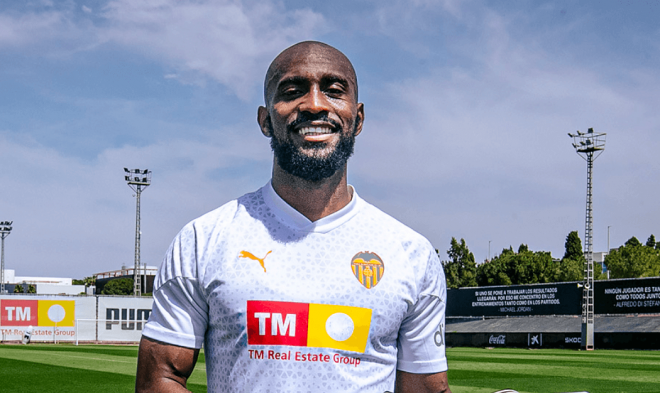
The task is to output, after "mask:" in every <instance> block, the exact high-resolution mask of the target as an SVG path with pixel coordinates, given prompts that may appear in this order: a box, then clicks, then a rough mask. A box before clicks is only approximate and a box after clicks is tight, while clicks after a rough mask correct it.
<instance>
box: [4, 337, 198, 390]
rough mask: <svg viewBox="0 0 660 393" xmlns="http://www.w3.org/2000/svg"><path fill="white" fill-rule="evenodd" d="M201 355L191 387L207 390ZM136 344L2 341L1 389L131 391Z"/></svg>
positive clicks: (134, 368) (135, 366)
mask: <svg viewBox="0 0 660 393" xmlns="http://www.w3.org/2000/svg"><path fill="white" fill-rule="evenodd" d="M205 367H206V366H205V364H204V356H203V355H200V358H199V360H198V361H197V366H196V367H195V371H193V374H192V375H191V377H190V379H189V380H188V389H190V390H192V391H193V392H196V393H197V392H200V393H201V392H206V368H205ZM136 368H137V346H110V345H79V346H74V345H70V344H58V345H53V344H30V345H0V391H2V392H12V393H18V392H49V393H51V392H62V393H64V392H66V393H75V392H85V393H89V392H95V393H96V392H103V393H105V392H107V393H117V392H132V391H133V390H134V389H135V371H136Z"/></svg>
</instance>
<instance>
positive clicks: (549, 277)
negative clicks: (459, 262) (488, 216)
mask: <svg viewBox="0 0 660 393" xmlns="http://www.w3.org/2000/svg"><path fill="white" fill-rule="evenodd" d="M557 268H558V267H557V266H556V265H555V263H554V262H553V260H552V256H551V255H550V253H549V252H546V251H537V252H532V251H530V250H529V248H528V247H527V246H526V245H525V244H521V245H520V247H518V252H517V253H516V252H514V251H513V249H512V248H511V247H509V248H508V249H506V248H505V249H504V250H502V253H501V254H500V255H498V256H496V257H495V258H493V260H492V261H490V262H487V263H484V264H481V265H479V267H478V268H477V283H478V284H479V285H512V284H514V285H515V284H536V283H548V282H552V281H554V278H555V276H556V275H557Z"/></svg>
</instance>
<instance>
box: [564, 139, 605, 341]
mask: <svg viewBox="0 0 660 393" xmlns="http://www.w3.org/2000/svg"><path fill="white" fill-rule="evenodd" d="M605 135H607V134H605V133H602V132H601V133H596V132H594V129H593V128H589V130H588V131H587V132H586V133H584V132H580V131H577V134H571V133H570V132H569V133H568V136H570V137H571V138H573V147H574V148H575V151H576V152H577V153H578V155H579V156H580V157H582V158H584V160H585V161H587V214H586V218H585V229H584V254H585V257H586V260H587V261H586V262H585V264H584V282H583V284H582V343H581V346H582V348H584V349H586V350H587V351H591V350H593V349H594V250H593V223H594V220H593V210H592V205H591V197H592V188H591V180H592V176H593V168H594V161H595V160H596V158H598V156H600V155H601V153H602V152H603V150H605Z"/></svg>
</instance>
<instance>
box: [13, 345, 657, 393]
mask: <svg viewBox="0 0 660 393" xmlns="http://www.w3.org/2000/svg"><path fill="white" fill-rule="evenodd" d="M447 357H448V359H449V382H450V386H451V388H452V391H453V392H454V393H491V392H493V391H495V390H498V389H503V388H511V389H516V390H518V391H519V392H521V393H525V392H530V393H532V392H533V393H544V392H570V391H582V390H585V391H589V392H591V393H615V392H616V393H619V392H630V393H633V392H634V393H642V392H660V351H611V350H597V351H593V352H584V351H574V350H561V349H539V350H527V349H490V350H489V349H482V348H449V349H448V350H447ZM136 358H137V347H135V346H109V345H80V346H74V345H70V344H61V345H53V344H30V345H27V346H26V345H0V391H3V392H12V393H17V392H68V393H75V392H84V393H87V392H112V393H115V392H131V391H133V389H134V384H135V369H136V366H137V360H136ZM188 388H189V389H190V390H192V391H193V392H196V393H197V392H205V391H206V372H205V364H204V357H203V356H200V359H199V361H198V363H197V367H196V368H195V371H194V372H193V375H192V376H191V378H190V380H189V383H188Z"/></svg>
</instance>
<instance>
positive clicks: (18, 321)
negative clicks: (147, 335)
mask: <svg viewBox="0 0 660 393" xmlns="http://www.w3.org/2000/svg"><path fill="white" fill-rule="evenodd" d="M152 303H153V299H152V298H151V297H140V298H137V297H128V296H126V297H123V296H122V297H119V296H117V297H113V296H41V295H37V296H30V295H3V296H0V316H1V318H0V340H2V341H20V340H21V339H22V338H23V335H24V333H25V331H26V330H28V328H29V327H32V337H31V341H33V342H34V341H37V342H44V341H48V342H54V341H55V342H59V341H76V342H78V341H107V342H138V341H140V337H141V336H142V329H143V328H144V324H145V322H146V321H147V320H148V319H149V315H151V305H152Z"/></svg>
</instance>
